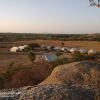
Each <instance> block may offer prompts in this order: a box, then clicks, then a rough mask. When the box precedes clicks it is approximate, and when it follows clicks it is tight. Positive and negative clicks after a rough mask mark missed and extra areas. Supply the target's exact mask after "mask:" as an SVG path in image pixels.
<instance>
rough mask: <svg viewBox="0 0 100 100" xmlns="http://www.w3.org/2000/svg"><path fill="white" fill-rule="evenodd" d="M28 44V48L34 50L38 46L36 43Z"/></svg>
mask: <svg viewBox="0 0 100 100" xmlns="http://www.w3.org/2000/svg"><path fill="white" fill-rule="evenodd" d="M28 46H29V47H28V49H29V50H34V49H35V48H37V47H40V45H39V44H38V43H31V44H29V45H28Z"/></svg>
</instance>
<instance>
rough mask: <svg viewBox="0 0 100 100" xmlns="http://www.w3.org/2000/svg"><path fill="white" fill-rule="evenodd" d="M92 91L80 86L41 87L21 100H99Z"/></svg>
mask: <svg viewBox="0 0 100 100" xmlns="http://www.w3.org/2000/svg"><path fill="white" fill-rule="evenodd" d="M99 99H100V98H99V96H98V95H97V93H96V92H95V91H93V90H92V89H87V88H82V87H79V86H68V85H66V84H63V85H39V86H37V87H34V88H31V89H30V90H28V91H27V92H26V93H25V94H22V95H21V96H20V99H19V100H99Z"/></svg>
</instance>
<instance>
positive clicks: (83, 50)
mask: <svg viewBox="0 0 100 100" xmlns="http://www.w3.org/2000/svg"><path fill="white" fill-rule="evenodd" d="M79 52H80V53H87V50H86V49H79Z"/></svg>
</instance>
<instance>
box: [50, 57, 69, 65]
mask: <svg viewBox="0 0 100 100" xmlns="http://www.w3.org/2000/svg"><path fill="white" fill-rule="evenodd" d="M67 63H70V61H68V59H67V58H63V59H57V60H56V61H54V62H51V65H52V66H54V67H56V66H59V65H63V64H67Z"/></svg>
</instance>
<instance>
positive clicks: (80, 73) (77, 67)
mask: <svg viewBox="0 0 100 100" xmlns="http://www.w3.org/2000/svg"><path fill="white" fill-rule="evenodd" d="M40 84H79V85H80V84H81V85H91V86H95V85H96V86H99V84H100V64H97V63H94V62H88V61H82V62H74V63H70V64H65V65H61V66H58V67H56V68H55V69H54V70H53V71H52V73H51V75H50V76H49V77H48V78H47V79H46V80H44V81H43V82H42V83H40Z"/></svg>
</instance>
